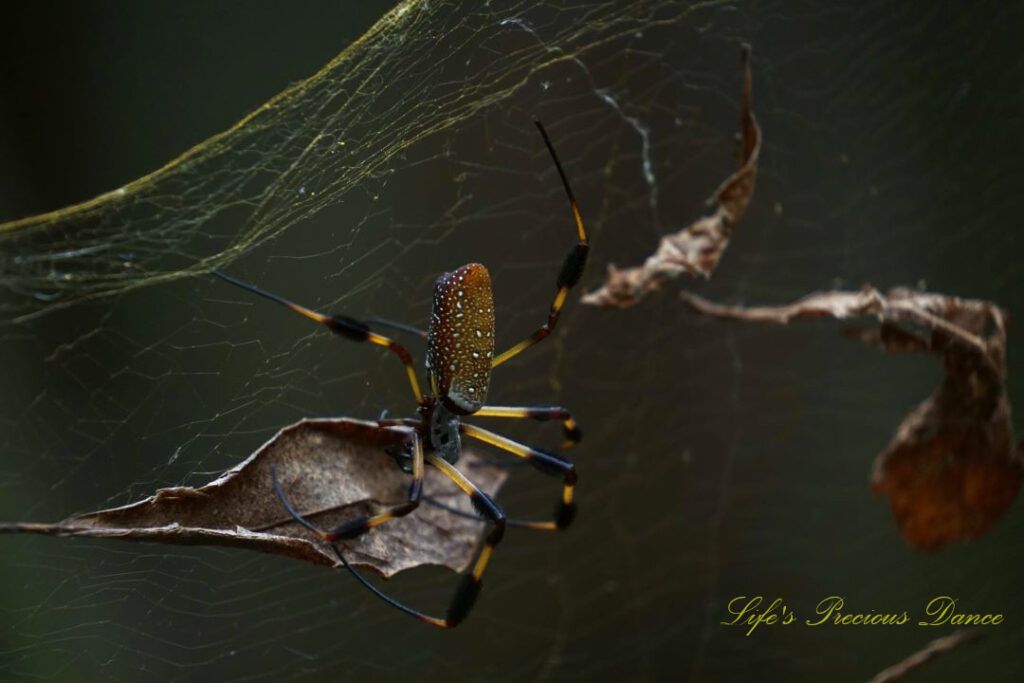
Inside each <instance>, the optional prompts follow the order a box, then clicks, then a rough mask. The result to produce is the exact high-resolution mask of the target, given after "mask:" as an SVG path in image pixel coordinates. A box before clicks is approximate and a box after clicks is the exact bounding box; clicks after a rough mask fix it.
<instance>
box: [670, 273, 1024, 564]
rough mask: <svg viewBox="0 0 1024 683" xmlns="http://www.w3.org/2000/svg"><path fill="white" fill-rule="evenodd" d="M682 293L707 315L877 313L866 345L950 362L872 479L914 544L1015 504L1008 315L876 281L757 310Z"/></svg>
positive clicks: (1022, 457)
mask: <svg viewBox="0 0 1024 683" xmlns="http://www.w3.org/2000/svg"><path fill="white" fill-rule="evenodd" d="M682 297H683V300H684V301H686V302H687V303H688V304H689V305H690V306H691V307H693V308H694V309H695V310H696V311H698V312H700V313H702V314H704V315H709V316H714V317H719V318H732V319H734V320H744V321H750V322H767V323H775V324H783V325H784V324H786V323H788V322H789V321H790V320H793V319H797V318H820V317H828V318H835V319H837V320H849V319H852V318H856V317H863V316H871V317H874V318H876V319H878V321H879V322H880V323H881V324H880V326H879V327H878V328H875V329H866V330H856V331H855V333H856V336H857V337H858V338H859V339H861V340H862V341H865V342H867V343H871V344H874V345H876V346H879V347H881V348H882V349H884V350H886V351H889V352H895V353H900V352H909V351H928V352H931V353H934V354H936V355H939V356H941V357H942V358H943V363H944V368H945V375H944V377H943V380H942V383H941V384H940V385H939V386H938V388H937V389H936V390H935V391H934V392H933V393H932V395H931V396H929V397H928V398H927V399H925V400H924V401H923V402H921V404H920V405H918V406H917V407H916V408H914V410H912V411H911V412H910V413H909V414H908V415H907V416H906V417H904V419H903V422H902V423H901V424H900V426H899V428H898V429H897V430H896V434H895V435H894V436H893V438H892V440H891V441H890V442H889V445H888V446H886V448H885V450H883V451H882V452H881V453H880V454H879V455H878V457H877V458H876V460H875V465H874V472H873V474H872V477H871V484H872V487H873V489H874V490H875V491H876V492H877V493H882V494H885V495H886V496H888V497H889V502H890V505H891V507H892V513H893V516H894V517H895V519H896V523H897V524H898V525H899V528H900V531H901V532H902V534H903V536H904V538H906V539H907V541H908V542H910V543H911V544H912V545H914V546H916V547H918V548H921V549H925V550H935V549H938V548H940V547H942V546H944V545H946V544H948V543H952V542H955V541H961V540H973V539H976V538H978V537H979V536H981V535H982V534H984V533H985V532H986V531H988V529H989V527H991V526H992V524H993V523H995V521H996V520H998V519H999V518H1000V517H1002V515H1003V514H1004V513H1005V512H1006V510H1007V509H1008V508H1009V506H1010V504H1011V503H1012V502H1013V499H1014V497H1015V496H1016V494H1017V489H1018V488H1019V487H1020V482H1021V475H1022V470H1024V453H1022V450H1021V447H1020V446H1019V445H1018V444H1016V443H1015V441H1014V434H1013V425H1012V423H1011V421H1010V403H1009V399H1008V398H1007V393H1006V313H1005V311H1003V310H1002V309H1000V308H999V307H998V306H996V305H995V304H992V303H989V302H987V301H979V300H973V299H960V298H957V297H951V296H945V295H941V294H931V293H925V292H917V291H912V290H908V289H894V290H892V291H890V292H889V293H888V294H886V295H883V294H881V293H880V292H879V291H878V290H876V289H873V288H871V287H865V288H864V289H863V290H862V291H860V292H822V293H816V294H811V295H809V296H806V297H804V298H803V299H800V300H799V301H797V302H795V303H792V304H789V305H784V306H763V307H751V308H744V307H737V306H722V305H719V304H714V303H711V302H709V301H707V300H705V299H702V298H700V297H698V296H695V295H693V294H683V295H682Z"/></svg>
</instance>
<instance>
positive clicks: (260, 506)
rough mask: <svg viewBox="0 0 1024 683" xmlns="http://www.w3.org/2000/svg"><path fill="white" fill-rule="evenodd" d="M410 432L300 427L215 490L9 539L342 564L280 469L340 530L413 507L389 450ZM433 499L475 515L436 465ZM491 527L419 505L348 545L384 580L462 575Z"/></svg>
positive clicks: (316, 424) (475, 465)
mask: <svg viewBox="0 0 1024 683" xmlns="http://www.w3.org/2000/svg"><path fill="white" fill-rule="evenodd" d="M405 433H406V430H405V428H383V427H379V426H377V424H376V423H373V422H364V421H360V420H350V419H347V418H333V419H314V420H302V421H301V422H298V423H296V424H294V425H291V426H290V427H286V428H284V429H282V430H281V431H280V432H278V433H277V434H276V435H274V437H273V438H272V439H270V441H268V442H267V443H265V444H264V445H263V446H261V447H260V449H259V450H257V451H256V452H255V453H253V454H252V455H251V456H250V457H249V458H247V459H246V460H245V461H244V462H242V463H240V464H239V465H237V466H236V467H234V468H232V469H231V470H229V471H227V472H225V473H224V474H223V475H221V476H220V477H218V478H217V479H216V480H215V481H213V482H211V483H209V484H206V485H205V486H201V487H199V488H190V487H175V488H167V489H159V490H158V491H157V492H156V494H155V495H153V496H151V497H149V498H146V499H145V500H141V501H139V502H137V503H133V504H131V505H125V506H123V507H118V508H111V509H108V510H100V511H98V512H89V513H85V514H81V515H75V516H73V517H69V518H68V519H65V520H64V521H62V522H58V523H56V524H36V523H26V522H18V523H7V524H2V525H0V531H7V532H28V533H42V534H52V535H57V536H91V537H97V538H119V539H124V540H130V541H150V542H155V543H172V544H177V545H226V546H235V547H240V548H248V549H250V550H259V551H262V552H267V553H277V554H280V555H286V556H288V557H293V558H296V559H300V560H306V561H307V562H314V563H316V564H323V565H330V566H335V565H338V564H339V562H338V559H337V557H336V556H335V555H334V553H333V552H332V550H331V548H330V546H329V545H327V544H325V543H323V542H322V541H320V540H319V539H318V538H317V537H316V536H315V535H314V534H312V533H310V532H309V531H308V530H306V529H304V528H302V527H301V526H300V525H299V524H297V523H296V522H295V521H294V520H292V519H291V517H289V516H288V513H287V512H285V510H284V509H283V508H282V506H281V502H280V501H279V500H278V499H277V496H276V494H275V493H274V490H273V488H272V487H271V482H270V467H271V465H273V466H275V467H276V468H277V474H278V479H279V481H280V482H281V486H282V488H283V489H284V491H285V493H286V494H287V495H288V497H289V500H291V502H292V504H293V505H294V506H295V508H296V509H297V510H298V511H299V512H300V513H301V514H303V515H304V516H306V517H307V518H308V519H310V520H311V521H312V522H314V523H315V524H317V525H318V526H320V527H321V528H332V527H333V526H335V525H337V524H339V523H340V522H342V521H343V520H345V519H349V518H352V517H355V516H359V515H364V514H372V513H374V512H377V511H380V510H381V509H383V507H385V506H386V505H388V504H392V503H397V502H401V501H402V500H404V498H405V496H406V493H407V491H408V487H409V475H407V474H405V473H403V472H402V471H401V469H399V467H398V465H397V464H396V463H395V460H394V459H393V458H392V457H391V456H390V455H388V453H387V452H386V449H389V448H401V447H402V444H403V441H404V438H405ZM460 467H462V468H463V469H464V471H466V472H467V473H468V474H469V475H470V476H471V477H472V479H473V480H474V481H475V482H476V484H477V485H478V486H479V487H480V488H481V489H482V490H483V491H485V492H486V493H488V494H490V495H494V494H496V493H497V491H498V489H499V488H500V486H501V484H502V483H503V482H504V480H505V476H506V475H505V473H504V472H503V471H502V470H500V469H499V468H496V467H493V466H487V465H486V464H485V463H484V461H482V460H480V459H479V458H477V457H475V456H474V455H473V454H472V453H469V452H464V454H463V459H462V460H461V461H460ZM424 492H425V494H426V495H428V496H430V497H431V498H432V499H433V500H436V501H438V502H441V503H443V504H445V505H448V506H451V507H455V508H457V509H460V510H463V511H465V512H467V513H470V514H473V510H472V506H471V505H470V503H469V501H468V499H467V498H466V496H465V495H464V494H463V493H462V492H461V491H460V490H459V489H458V487H456V486H455V485H454V484H453V483H452V482H451V481H450V480H449V479H448V478H447V477H445V476H444V475H442V474H441V473H440V472H438V471H436V470H434V469H433V468H428V469H427V471H426V480H425V482H424ZM483 529H484V524H483V523H482V522H478V521H475V520H473V519H469V518H465V517H460V516H458V515H455V514H452V513H451V512H449V511H447V510H444V509H442V508H440V507H438V506H435V505H420V506H419V508H418V509H417V510H416V511H415V512H413V513H412V514H410V515H408V516H407V517H403V518H399V519H395V520H392V521H390V522H388V523H387V524H384V525H382V526H380V527H377V528H376V529H374V530H373V531H372V532H370V533H368V534H365V535H364V536H362V537H360V538H357V539H355V540H351V541H344V542H342V543H341V544H339V545H340V547H341V548H342V550H343V552H344V553H345V557H346V558H347V559H348V560H349V561H350V562H351V563H352V564H355V565H359V566H362V567H365V568H368V569H372V570H374V571H376V572H377V573H379V574H381V575H382V576H391V575H393V574H395V573H397V572H400V571H402V570H404V569H409V568H412V567H416V566H419V565H424V564H436V565H443V566H446V567H449V568H450V569H453V570H454V571H459V572H461V571H463V570H465V569H466V567H467V566H468V565H469V562H470V561H471V559H472V557H473V553H474V552H475V550H476V548H477V545H478V544H479V541H480V539H481V537H482V534H483Z"/></svg>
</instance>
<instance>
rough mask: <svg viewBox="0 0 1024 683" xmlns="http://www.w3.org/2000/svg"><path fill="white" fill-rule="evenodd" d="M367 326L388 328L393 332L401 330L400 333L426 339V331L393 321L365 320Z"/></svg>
mask: <svg viewBox="0 0 1024 683" xmlns="http://www.w3.org/2000/svg"><path fill="white" fill-rule="evenodd" d="M365 322H366V324H367V325H379V326H380V327H390V328H391V329H393V330H401V331H402V332H409V333H410V334H415V335H417V336H419V337H422V338H423V339H426V338H427V331H426V330H421V329H420V328H418V327H413V326H412V325H406V324H405V323H396V322H395V321H394V320H384V319H383V318H367V319H366V321H365Z"/></svg>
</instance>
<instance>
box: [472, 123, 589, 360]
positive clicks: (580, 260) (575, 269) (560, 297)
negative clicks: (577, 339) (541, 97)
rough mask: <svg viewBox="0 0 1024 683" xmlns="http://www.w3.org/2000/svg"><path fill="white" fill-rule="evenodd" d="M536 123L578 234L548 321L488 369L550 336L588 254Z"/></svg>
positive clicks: (568, 189) (579, 219) (579, 222)
mask: <svg viewBox="0 0 1024 683" xmlns="http://www.w3.org/2000/svg"><path fill="white" fill-rule="evenodd" d="M534 123H536V124H537V129H538V130H540V134H541V136H542V137H543V138H544V144H545V145H547V148H548V151H549V152H551V158H552V159H553V160H554V162H555V168H557V169H558V175H559V177H561V179H562V185H563V186H564V187H565V193H566V195H568V197H569V207H570V208H571V209H572V215H573V218H574V219H575V221H576V231H577V233H578V237H579V241H578V242H577V243H576V246H575V247H573V249H572V251H570V252H569V253H568V254H567V255H566V257H565V261H564V262H563V263H562V270H561V272H560V273H559V274H558V280H557V282H556V283H555V287H556V288H557V290H558V291H557V292H556V293H555V300H554V301H553V302H551V310H550V311H549V312H548V321H547V322H546V323H544V324H543V325H542V326H541V328H540V329H539V330H537V331H536V332H534V333H533V334H532V335H530V336H529V337H527V338H526V339H524V340H523V341H521V342H519V343H518V344H516V345H515V346H513V347H512V348H510V349H508V350H507V351H505V352H503V353H501V354H499V355H497V356H495V357H494V359H493V360H492V361H491V367H492V368H496V367H498V366H499V365H501V364H502V363H504V362H505V361H507V360H508V359H510V358H512V357H514V356H518V355H519V354H520V353H522V352H523V351H525V350H526V349H528V348H530V347H531V346H533V345H534V344H536V343H537V342H539V341H540V340H541V339H543V338H544V337H546V336H548V335H549V334H551V330H553V329H555V324H556V323H557V322H558V316H559V314H560V313H561V312H562V306H564V305H565V300H566V298H567V297H568V296H569V290H570V289H572V288H573V287H574V286H575V285H576V283H577V282H579V280H580V277H581V276H582V275H583V268H584V266H586V265H587V253H588V252H589V251H590V243H589V242H588V241H587V231H586V228H584V226H583V217H582V216H581V215H580V209H579V206H577V204H576V197H575V196H573V193H572V188H571V187H569V180H568V178H566V176H565V171H564V170H562V163H561V162H560V161H559V160H558V155H557V154H555V148H554V146H552V144H551V140H550V139H549V138H548V134H547V132H545V130H544V126H542V125H541V123H540V121H534Z"/></svg>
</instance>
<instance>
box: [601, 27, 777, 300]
mask: <svg viewBox="0 0 1024 683" xmlns="http://www.w3.org/2000/svg"><path fill="white" fill-rule="evenodd" d="M741 59H742V66H743V89H742V91H741V92H740V130H739V135H738V140H739V153H738V155H737V156H738V161H739V169H738V170H737V171H736V172H735V173H733V174H732V175H730V176H729V177H728V178H726V179H725V182H723V183H722V184H721V185H720V186H719V187H718V189H717V190H716V191H715V193H714V195H712V197H711V199H710V200H708V203H716V204H717V205H718V206H717V208H716V210H715V212H714V213H713V214H711V215H709V216H704V217H703V218H700V219H698V220H696V221H694V222H693V223H691V224H690V225H688V226H686V227H685V228H683V229H682V230H680V231H679V232H676V233H673V234H671V235H666V236H665V237H663V238H662V239H661V242H660V243H659V244H658V248H657V250H656V251H655V252H654V254H653V255H652V256H650V257H649V258H648V259H647V260H646V261H645V262H644V264H643V265H642V266H636V267H634V268H622V269H620V268H616V267H615V266H614V265H609V266H608V277H607V279H606V280H605V283H604V284H603V285H601V287H600V288H598V289H596V290H594V291H593V292H588V293H587V294H584V295H583V297H582V299H581V301H582V302H583V303H585V304H589V305H591V306H601V307H604V308H628V307H629V306H633V305H634V304H636V303H637V302H639V301H640V299H642V298H643V297H644V296H646V295H647V294H650V293H651V292H654V291H657V290H658V289H661V287H662V286H663V285H664V284H665V283H667V282H668V281H669V280H674V279H675V278H677V277H679V276H680V275H683V274H684V273H685V274H687V275H689V276H690V277H698V276H699V277H704V278H708V277H711V273H712V271H714V269H715V268H716V267H717V266H718V261H719V260H720V259H721V258H722V254H723V253H725V248H726V247H728V246H729V240H730V239H731V238H732V233H733V231H734V230H735V229H736V226H737V225H739V223H740V221H741V220H742V219H743V215H744V214H745V213H746V212H747V205H748V204H750V199H751V197H753V195H754V184H755V181H756V180H757V160H758V157H759V156H760V154H761V128H760V127H759V126H758V125H757V119H756V118H755V117H754V110H753V105H752V103H751V97H752V96H751V92H752V88H753V85H752V83H753V79H752V77H751V75H750V46H749V45H744V46H743V50H742V52H741Z"/></svg>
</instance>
